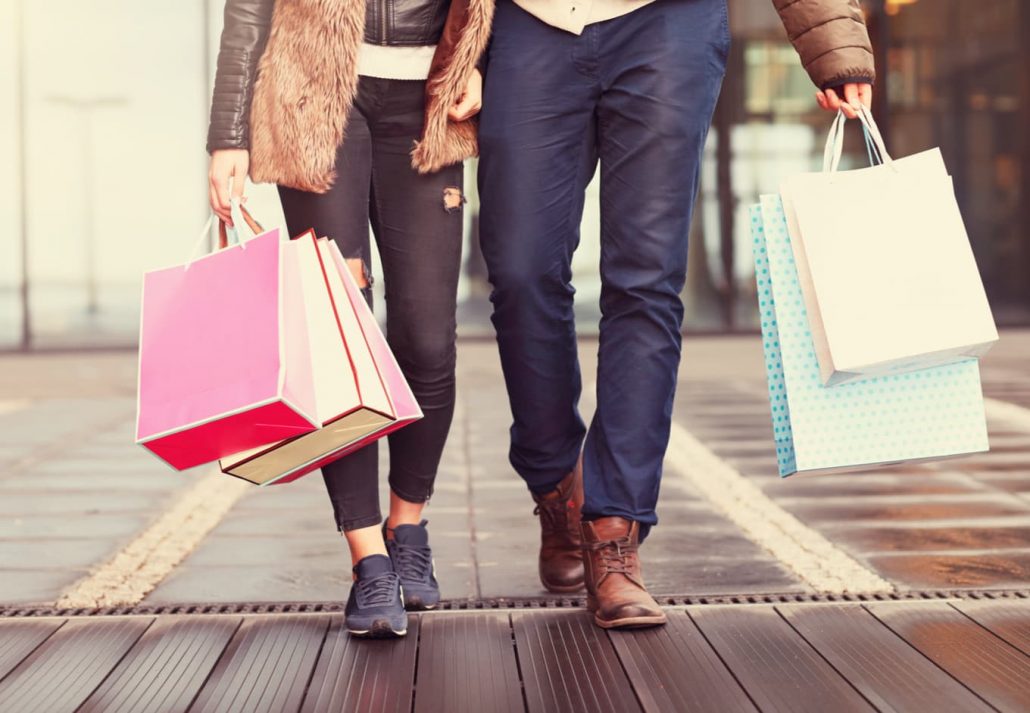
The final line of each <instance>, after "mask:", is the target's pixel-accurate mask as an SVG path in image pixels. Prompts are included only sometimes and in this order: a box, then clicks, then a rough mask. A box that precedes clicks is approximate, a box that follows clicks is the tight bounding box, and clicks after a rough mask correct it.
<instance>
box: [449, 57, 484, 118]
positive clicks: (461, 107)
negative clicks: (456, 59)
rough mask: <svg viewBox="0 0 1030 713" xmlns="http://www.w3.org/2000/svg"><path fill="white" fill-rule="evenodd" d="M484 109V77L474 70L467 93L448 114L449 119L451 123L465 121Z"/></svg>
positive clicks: (470, 76) (466, 88)
mask: <svg viewBox="0 0 1030 713" xmlns="http://www.w3.org/2000/svg"><path fill="white" fill-rule="evenodd" d="M482 108H483V75H482V74H480V73H479V70H478V69H474V70H472V74H471V75H469V83H468V84H466V85H465V91H464V92H463V93H462V95H461V96H460V97H458V101H456V102H454V106H452V107H451V108H450V111H448V112H447V118H448V119H450V120H451V121H465V120H466V119H471V118H472V117H473V116H475V115H476V114H478V113H479V110H480V109H482Z"/></svg>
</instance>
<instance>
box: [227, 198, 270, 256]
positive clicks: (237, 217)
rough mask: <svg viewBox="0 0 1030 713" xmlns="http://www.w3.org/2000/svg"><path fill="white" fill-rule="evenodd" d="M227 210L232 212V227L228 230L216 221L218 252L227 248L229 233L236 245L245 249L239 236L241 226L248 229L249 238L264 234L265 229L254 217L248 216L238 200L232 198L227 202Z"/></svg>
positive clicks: (247, 212) (241, 237)
mask: <svg viewBox="0 0 1030 713" xmlns="http://www.w3.org/2000/svg"><path fill="white" fill-rule="evenodd" d="M229 209H230V210H231V211H232V222H233V227H231V228H230V227H229V226H228V225H226V224H225V223H223V222H222V221H218V249H219V250H221V249H223V248H227V247H229V234H230V233H231V234H232V236H233V239H234V241H235V242H236V243H238V244H239V245H241V246H243V247H245V245H244V240H243V236H242V235H241V234H240V226H241V225H246V226H247V227H248V228H249V229H250V233H251V235H250V237H251V238H253V237H256V236H257V235H260V234H261V233H263V232H265V229H264V228H262V227H261V223H259V222H257V221H256V220H254V216H252V215H251V214H250V211H248V210H247V208H246V206H244V205H243V203H241V202H240V200H239V199H238V198H233V199H231V200H230V201H229Z"/></svg>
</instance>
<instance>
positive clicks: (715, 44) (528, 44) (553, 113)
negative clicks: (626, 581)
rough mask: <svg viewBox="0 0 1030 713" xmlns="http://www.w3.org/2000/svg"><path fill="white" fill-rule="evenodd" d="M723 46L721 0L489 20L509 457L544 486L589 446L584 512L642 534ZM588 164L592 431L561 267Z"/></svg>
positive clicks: (487, 213) (492, 179)
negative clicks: (613, 13) (595, 285)
mask: <svg viewBox="0 0 1030 713" xmlns="http://www.w3.org/2000/svg"><path fill="white" fill-rule="evenodd" d="M728 49H729V27H728V21H727V14H726V0H658V1H657V2H654V3H652V4H650V5H647V6H644V7H643V8H640V9H638V10H636V11H634V12H631V13H629V14H627V15H623V16H621V17H617V18H614V19H612V20H608V21H606V22H600V23H595V24H592V25H588V26H587V27H586V29H585V30H584V31H583V34H582V35H580V36H577V35H574V34H571V33H568V32H564V31H562V30H559V29H556V28H554V27H551V26H549V25H547V24H545V23H543V22H541V21H540V20H538V19H537V18H535V17H534V16H532V15H530V14H529V13H527V12H525V11H524V10H522V9H521V8H519V7H518V6H517V5H515V4H514V3H513V2H512V1H511V0H499V2H498V6H497V14H496V19H495V20H494V29H493V39H492V41H491V44H490V49H489V56H488V64H487V71H486V85H485V88H484V97H483V113H482V118H481V122H480V151H481V159H480V164H479V191H480V200H481V214H480V235H481V241H482V248H483V255H484V257H485V258H486V262H487V266H488V268H489V277H490V282H491V284H492V286H493V291H492V294H491V301H492V302H493V308H494V311H493V323H494V327H495V328H496V330H497V341H498V346H499V348H500V354H501V363H502V366H503V369H504V377H505V381H506V383H507V388H508V396H509V398H510V400H511V407H512V413H513V416H514V421H513V424H512V427H511V451H510V458H511V463H512V465H513V466H514V468H515V470H516V471H517V472H518V473H519V474H520V475H521V476H522V477H523V478H524V479H525V481H526V483H527V484H528V486H529V489H530V490H531V491H533V492H536V493H543V492H547V491H550V490H553V489H554V487H555V486H556V484H557V483H558V481H560V480H561V479H562V478H563V477H564V476H565V475H566V474H567V473H568V472H569V471H570V470H571V469H572V468H573V466H574V465H575V462H576V460H577V458H578V457H579V455H580V451H581V450H582V451H583V456H584V487H585V493H586V501H585V503H584V507H583V515H584V517H585V518H587V519H590V518H596V517H602V516H610V515H618V516H620V517H624V518H628V519H631V520H636V521H637V522H639V523H640V524H641V534H642V535H644V534H646V532H647V531H648V530H649V529H650V527H651V526H652V525H654V524H655V523H656V522H657V517H656V515H655V505H656V503H657V500H658V488H659V483H660V480H661V473H662V460H663V458H664V455H665V450H666V447H667V446H668V440H669V424H670V421H671V417H672V403H673V395H674V392H675V388H676V374H677V370H678V368H679V361H680V326H681V323H682V319H683V305H682V302H681V301H680V292H681V291H682V289H683V284H684V280H685V276H686V263H687V233H688V230H689V226H690V218H691V212H692V209H693V203H694V198H695V196H696V193H697V188H698V175H699V167H700V161H701V154H702V150H703V147H704V143H705V137H706V135H707V132H708V126H709V124H710V122H711V116H712V112H713V110H714V108H715V102H716V99H717V97H718V94H719V89H720V86H721V84H722V77H723V74H724V72H725V64H726V54H727V51H728ZM598 162H600V167H601V168H600V170H601V175H600V181H601V185H600V189H601V192H600V195H601V237H600V239H601V266H600V268H601V281H602V291H601V312H602V318H601V323H600V345H599V353H598V377H597V410H596V412H595V415H594V418H593V421H592V423H591V424H590V428H589V430H588V429H587V428H586V427H585V425H584V423H583V420H582V419H581V418H580V415H579V411H578V401H579V396H580V390H581V378H580V372H579V363H578V359H577V353H576V332H575V320H574V316H573V293H574V290H573V287H572V274H571V267H570V264H571V261H572V253H573V251H574V250H575V249H576V246H577V245H578V243H579V224H580V219H581V217H582V213H583V202H584V193H585V188H586V186H587V183H588V182H589V181H590V179H591V177H592V176H593V175H594V172H595V169H596V167H597V164H598ZM584 439H585V440H584Z"/></svg>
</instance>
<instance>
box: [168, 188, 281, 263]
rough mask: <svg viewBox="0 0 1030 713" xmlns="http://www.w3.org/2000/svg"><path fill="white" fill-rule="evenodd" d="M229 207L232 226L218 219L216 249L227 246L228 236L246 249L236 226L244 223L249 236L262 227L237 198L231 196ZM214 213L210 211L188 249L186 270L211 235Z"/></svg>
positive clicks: (258, 232) (262, 230) (198, 255)
mask: <svg viewBox="0 0 1030 713" xmlns="http://www.w3.org/2000/svg"><path fill="white" fill-rule="evenodd" d="M229 209H230V210H231V211H232V222H233V225H234V227H231V228H230V227H228V226H227V225H226V224H225V223H223V222H222V221H221V220H219V221H218V244H217V246H216V248H215V249H216V250H223V249H225V248H227V247H229V244H230V243H229V237H230V235H231V236H232V239H233V244H239V246H240V247H241V248H242V249H244V250H245V249H246V247H247V245H246V241H245V240H243V239H242V236H241V235H240V229H239V227H237V226H242V225H246V226H247V228H249V229H250V232H251V236H250V237H254V236H256V235H258V234H260V233H263V232H264V228H262V227H261V224H260V223H259V222H257V221H256V220H255V219H254V216H252V215H251V214H250V211H248V210H247V209H246V208H245V207H244V206H243V204H242V203H240V201H239V199H238V198H233V199H231V200H230V201H229ZM215 217H216V216H215V214H214V213H212V214H211V215H210V216H208V219H207V222H206V223H204V228H203V230H201V231H200V235H199V236H198V237H197V242H196V243H194V245H193V250H191V251H190V257H189V259H188V260H187V261H186V264H185V266H184V269H186V270H188V269H189V267H190V265H192V264H193V263H194V262H195V261H196V259H197V258H198V257H200V253H201V251H202V250H203V248H204V243H205V242H207V239H208V237H209V236H210V235H211V223H212V222H213V221H214V220H215Z"/></svg>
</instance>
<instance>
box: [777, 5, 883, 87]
mask: <svg viewBox="0 0 1030 713" xmlns="http://www.w3.org/2000/svg"><path fill="white" fill-rule="evenodd" d="M773 4H774V5H775V6H776V10H777V12H779V13H780V19H782V20H783V26H784V27H786V28H787V36H788V37H790V41H791V42H792V43H794V48H795V49H796V50H797V52H798V54H799V55H800V56H801V64H803V65H804V67H805V69H806V70H808V76H810V77H811V78H812V81H813V82H815V85H816V86H817V87H819V88H820V89H825V88H827V87H835V86H839V85H841V84H844V83H846V82H869V83H870V84H871V83H872V82H873V81H874V80H875V79H876V71H875V68H874V65H873V47H872V45H871V44H870V42H869V33H868V32H867V31H866V26H865V19H864V18H863V16H862V7H861V5H860V4H859V0H773Z"/></svg>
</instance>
